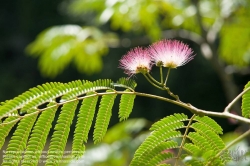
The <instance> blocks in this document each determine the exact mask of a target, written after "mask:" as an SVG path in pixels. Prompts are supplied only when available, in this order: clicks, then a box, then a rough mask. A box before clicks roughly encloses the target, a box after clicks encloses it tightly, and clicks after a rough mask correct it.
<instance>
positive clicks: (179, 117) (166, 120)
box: [150, 114, 188, 130]
mask: <svg viewBox="0 0 250 166" xmlns="http://www.w3.org/2000/svg"><path fill="white" fill-rule="evenodd" d="M186 120H188V117H187V115H185V114H174V115H170V116H168V117H167V118H163V119H161V120H160V121H158V122H156V123H154V124H153V125H152V126H151V128H150V130H159V129H161V128H164V127H166V126H168V125H170V124H173V123H177V122H181V121H186Z"/></svg>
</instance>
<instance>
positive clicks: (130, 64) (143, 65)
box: [119, 47, 152, 76]
mask: <svg viewBox="0 0 250 166" xmlns="http://www.w3.org/2000/svg"><path fill="white" fill-rule="evenodd" d="M151 66H152V65H151V57H150V56H149V53H148V52H147V51H146V50H144V49H143V48H141V47H136V48H134V49H132V50H130V51H129V52H128V53H127V54H126V55H124V56H123V57H122V58H121V59H120V66H119V67H120V68H122V69H124V70H125V72H124V73H126V74H128V75H129V76H132V75H134V74H137V73H147V72H149V71H150V69H151Z"/></svg>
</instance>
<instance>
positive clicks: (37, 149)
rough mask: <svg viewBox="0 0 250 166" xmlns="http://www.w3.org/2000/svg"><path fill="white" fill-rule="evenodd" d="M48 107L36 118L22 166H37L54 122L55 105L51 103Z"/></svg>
mask: <svg viewBox="0 0 250 166" xmlns="http://www.w3.org/2000/svg"><path fill="white" fill-rule="evenodd" d="M47 107H50V108H49V109H47V110H46V111H43V112H42V114H41V115H40V116H39V117H38V120H37V122H36V124H35V126H34V129H33V130H32V134H31V137H30V139H29V141H28V146H27V148H26V151H25V154H24V159H23V161H22V165H23V166H25V165H37V163H38V161H39V158H40V155H41V153H42V150H43V148H44V145H45V143H46V140H47V136H48V134H49V131H50V128H51V127H52V121H53V120H54V117H55V113H56V110H57V104H56V103H54V102H51V103H49V104H48V105H47ZM31 161H32V162H31Z"/></svg>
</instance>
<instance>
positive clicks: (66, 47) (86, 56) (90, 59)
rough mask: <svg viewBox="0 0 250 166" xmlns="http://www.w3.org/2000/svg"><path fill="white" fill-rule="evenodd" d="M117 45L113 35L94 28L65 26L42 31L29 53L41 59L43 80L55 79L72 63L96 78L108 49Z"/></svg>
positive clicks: (30, 47) (30, 46) (29, 46)
mask: <svg viewBox="0 0 250 166" xmlns="http://www.w3.org/2000/svg"><path fill="white" fill-rule="evenodd" d="M116 42H117V40H116V36H115V35H114V34H111V33H106V34H103V33H102V32H101V31H100V30H98V29H97V28H94V27H80V26H78V25H63V26H55V27H52V28H49V29H47V30H45V31H43V32H42V33H41V34H40V35H39V36H38V37H37V38H36V40H35V41H34V42H32V43H31V44H30V45H28V47H27V49H26V51H27V52H28V54H30V55H32V56H35V57H39V67H40V69H41V72H42V74H43V75H44V76H48V77H55V76H56V75H58V74H60V73H61V72H62V71H63V70H64V69H65V68H66V67H67V66H68V65H69V64H70V63H71V62H73V63H75V65H76V67H77V69H78V70H79V71H80V72H82V73H86V74H93V73H96V72H99V71H100V70H101V69H102V58H101V57H102V56H103V55H105V54H106V53H107V52H108V47H109V45H110V44H115V43H116Z"/></svg>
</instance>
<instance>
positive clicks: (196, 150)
mask: <svg viewBox="0 0 250 166" xmlns="http://www.w3.org/2000/svg"><path fill="white" fill-rule="evenodd" d="M190 137H191V136H190ZM183 149H184V150H185V151H186V152H188V153H189V154H192V155H193V156H199V155H200V154H201V153H202V150H201V149H200V147H198V146H197V145H194V144H191V143H185V145H184V147H183Z"/></svg>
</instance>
